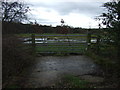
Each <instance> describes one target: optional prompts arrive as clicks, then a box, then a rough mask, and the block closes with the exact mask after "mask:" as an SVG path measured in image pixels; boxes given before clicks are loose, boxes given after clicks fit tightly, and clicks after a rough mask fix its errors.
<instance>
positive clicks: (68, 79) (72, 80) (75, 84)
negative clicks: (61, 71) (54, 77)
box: [58, 75, 89, 88]
mask: <svg viewBox="0 0 120 90" xmlns="http://www.w3.org/2000/svg"><path fill="white" fill-rule="evenodd" d="M88 84H89V82H87V81H85V80H82V79H80V78H78V77H75V76H73V75H65V76H63V78H62V81H61V82H60V83H59V84H58V85H60V86H61V87H66V88H88Z"/></svg>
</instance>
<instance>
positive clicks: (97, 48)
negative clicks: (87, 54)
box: [96, 34, 100, 54]
mask: <svg viewBox="0 0 120 90" xmlns="http://www.w3.org/2000/svg"><path fill="white" fill-rule="evenodd" d="M99 52H100V35H99V34H98V35H97V42H96V53H97V54H99Z"/></svg>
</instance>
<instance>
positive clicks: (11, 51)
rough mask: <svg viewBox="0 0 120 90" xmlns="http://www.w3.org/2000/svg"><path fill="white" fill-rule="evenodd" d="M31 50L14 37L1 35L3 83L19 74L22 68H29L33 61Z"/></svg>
mask: <svg viewBox="0 0 120 90" xmlns="http://www.w3.org/2000/svg"><path fill="white" fill-rule="evenodd" d="M31 53H32V50H30V48H28V47H27V48H26V46H25V45H23V43H22V42H21V41H20V40H19V39H18V38H17V37H16V36H14V35H3V38H2V68H3V83H4V82H6V80H7V79H8V78H9V77H12V76H15V75H17V74H18V73H20V72H21V71H22V70H23V68H25V67H26V66H29V65H30V64H31V63H32V61H33V59H34V58H33V56H32V55H31Z"/></svg>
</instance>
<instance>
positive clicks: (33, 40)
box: [31, 33, 36, 55]
mask: <svg viewBox="0 0 120 90" xmlns="http://www.w3.org/2000/svg"><path fill="white" fill-rule="evenodd" d="M31 39H32V40H31V41H32V52H33V55H35V53H36V50H35V46H36V45H35V34H34V33H32V34H31Z"/></svg>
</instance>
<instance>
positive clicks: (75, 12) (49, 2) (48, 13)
mask: <svg viewBox="0 0 120 90" xmlns="http://www.w3.org/2000/svg"><path fill="white" fill-rule="evenodd" d="M108 1H110V0H26V3H28V4H29V6H30V8H31V11H30V14H29V18H30V20H31V21H33V22H34V21H35V20H36V21H37V22H38V23H39V24H42V25H52V26H56V25H61V23H60V21H61V19H63V20H64V21H65V25H69V26H73V27H82V28H89V27H91V28H97V27H98V21H95V19H94V18H95V17H96V16H99V15H100V14H101V13H103V12H105V8H103V7H102V4H103V3H105V2H108Z"/></svg>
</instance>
